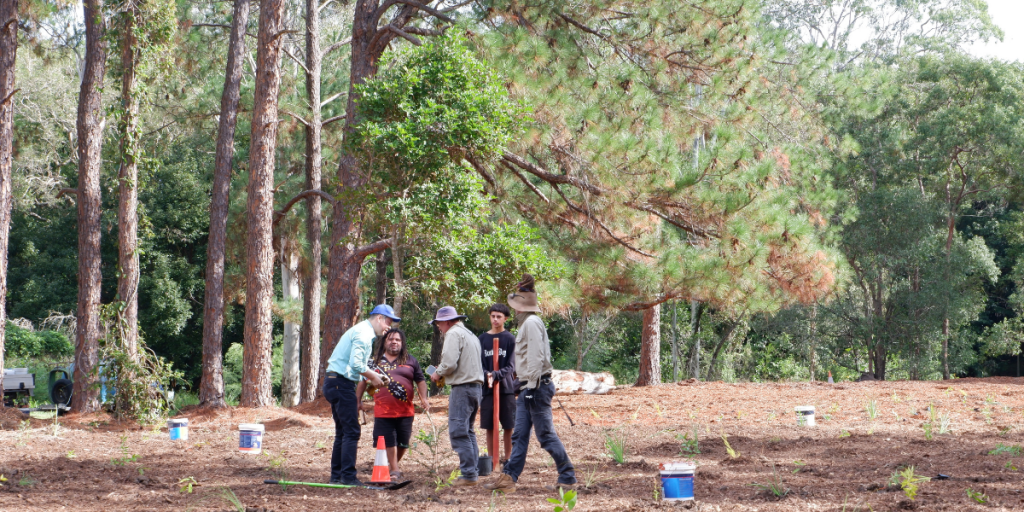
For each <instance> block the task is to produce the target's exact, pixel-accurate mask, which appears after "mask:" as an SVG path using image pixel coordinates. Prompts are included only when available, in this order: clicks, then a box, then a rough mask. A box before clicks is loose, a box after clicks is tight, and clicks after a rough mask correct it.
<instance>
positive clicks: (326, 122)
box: [320, 114, 345, 126]
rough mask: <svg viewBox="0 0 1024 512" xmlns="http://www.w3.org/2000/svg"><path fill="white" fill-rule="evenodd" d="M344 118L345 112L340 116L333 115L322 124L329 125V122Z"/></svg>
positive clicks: (321, 124)
mask: <svg viewBox="0 0 1024 512" xmlns="http://www.w3.org/2000/svg"><path fill="white" fill-rule="evenodd" d="M342 119H345V114H342V115H340V116H334V117H331V118H329V119H327V120H326V121H324V122H322V123H320V126H327V125H329V124H331V123H333V122H335V121H341V120H342Z"/></svg>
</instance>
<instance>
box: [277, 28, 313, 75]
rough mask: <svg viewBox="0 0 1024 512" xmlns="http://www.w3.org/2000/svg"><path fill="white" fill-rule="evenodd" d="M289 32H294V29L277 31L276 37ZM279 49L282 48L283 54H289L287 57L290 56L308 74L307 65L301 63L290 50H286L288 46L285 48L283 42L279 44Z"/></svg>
mask: <svg viewBox="0 0 1024 512" xmlns="http://www.w3.org/2000/svg"><path fill="white" fill-rule="evenodd" d="M289 32H294V31H291V30H285V31H282V32H281V33H279V34H278V35H277V36H276V37H280V36H282V35H284V34H287V33H289ZM276 37H275V38H276ZM281 49H282V50H284V54H285V55H287V56H289V57H291V59H292V60H293V61H295V63H296V64H298V65H299V67H300V68H302V70H303V71H305V72H306V74H307V75H308V74H309V68H308V67H306V64H304V63H303V62H302V61H301V60H299V58H298V57H296V56H294V55H292V52H290V51H288V48H285V46H284V45H283V44H282V45H281Z"/></svg>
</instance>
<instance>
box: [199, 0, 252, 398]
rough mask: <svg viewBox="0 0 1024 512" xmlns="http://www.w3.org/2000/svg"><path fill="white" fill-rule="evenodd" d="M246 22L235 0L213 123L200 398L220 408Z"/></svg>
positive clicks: (242, 0)
mask: <svg viewBox="0 0 1024 512" xmlns="http://www.w3.org/2000/svg"><path fill="white" fill-rule="evenodd" d="M248 23H249V0H235V10H234V14H233V15H232V19H231V39H230V42H229V43H228V62H227V70H226V72H225V76H224V91H223V92H222V93H221V98H220V124H219V126H218V127H217V155H216V160H215V164H214V170H213V193H212V197H211V198H210V237H209V242H208V245H207V253H206V254H207V258H206V297H205V308H204V309H203V376H202V380H201V381H200V383H199V402H200V403H201V404H202V405H206V406H210V407H224V406H225V405H227V404H226V403H225V402H224V364H223V363H224V362H223V350H224V348H223V342H222V341H221V340H222V335H223V331H224V251H225V242H226V240H227V225H228V201H229V197H228V194H229V192H230V188H231V160H232V158H233V157H234V155H235V123H236V121H237V119H238V98H239V89H240V87H241V83H242V63H243V60H244V57H245V27H246V25H248Z"/></svg>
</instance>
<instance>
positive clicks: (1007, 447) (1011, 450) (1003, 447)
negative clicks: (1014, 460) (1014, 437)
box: [988, 443, 1021, 457]
mask: <svg viewBox="0 0 1024 512" xmlns="http://www.w3.org/2000/svg"><path fill="white" fill-rule="evenodd" d="M1020 450H1021V447H1020V445H1019V444H1003V443H999V444H997V445H996V447H995V448H993V449H992V450H990V451H989V452H988V454H989V455H1012V456H1014V457H1019V456H1020Z"/></svg>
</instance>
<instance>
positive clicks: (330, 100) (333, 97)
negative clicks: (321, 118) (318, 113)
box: [320, 92, 345, 108]
mask: <svg viewBox="0 0 1024 512" xmlns="http://www.w3.org/2000/svg"><path fill="white" fill-rule="evenodd" d="M344 95H345V93H343V92H339V93H338V94H335V95H334V96H331V97H330V98H327V99H326V100H323V101H321V102H320V108H324V106H326V105H327V104H328V103H330V102H332V101H334V100H336V99H338V98H340V97H342V96H344Z"/></svg>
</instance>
